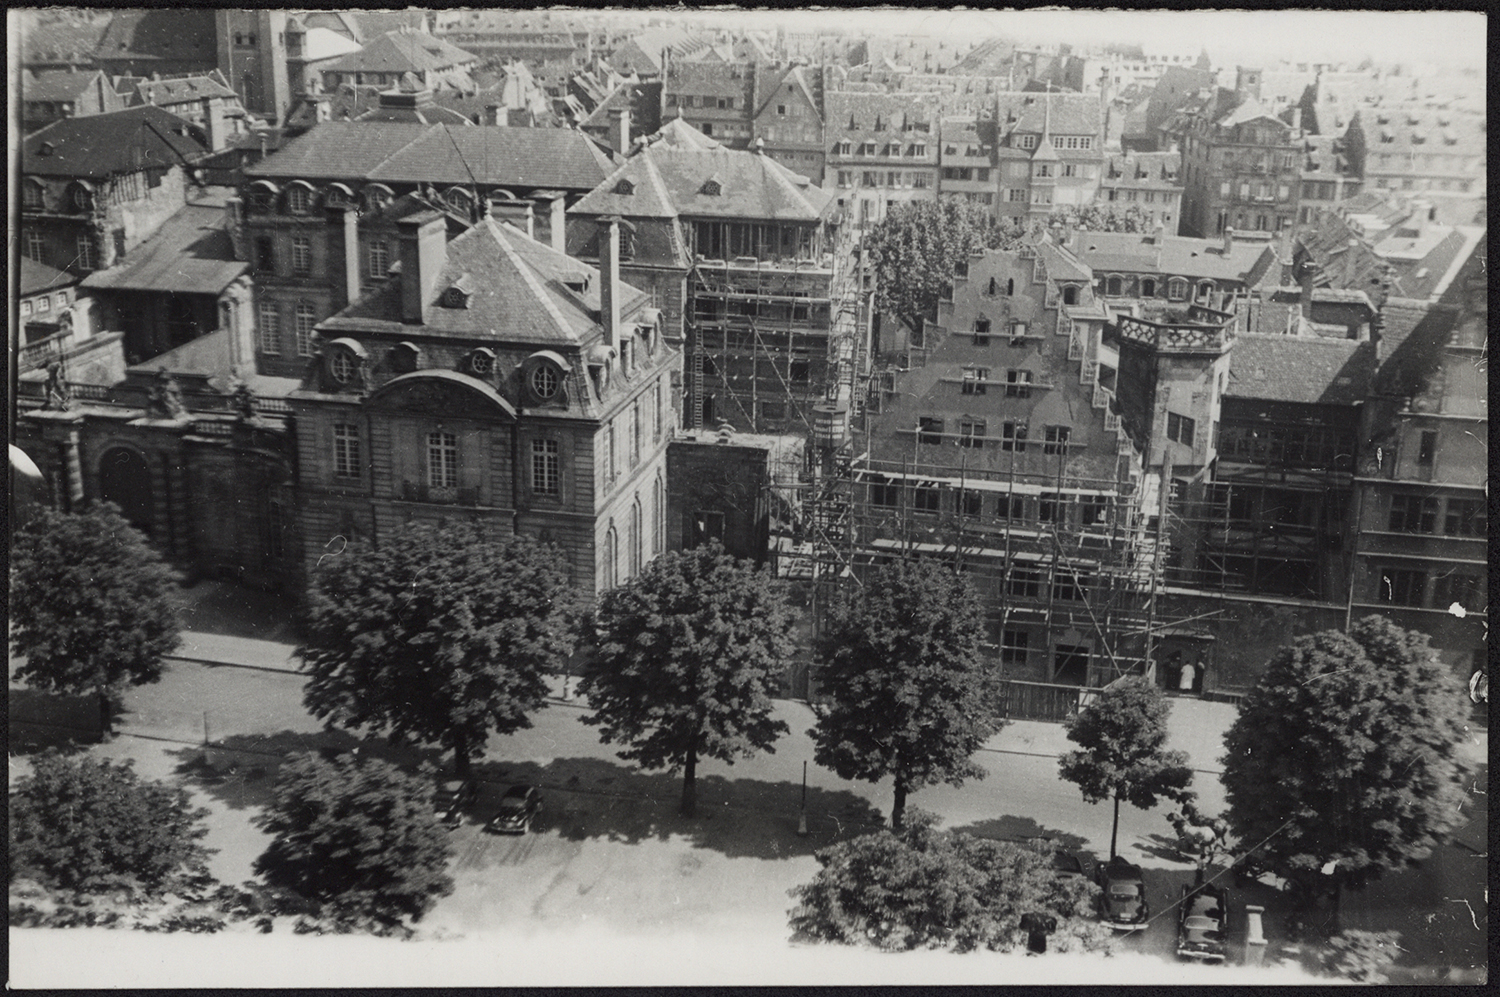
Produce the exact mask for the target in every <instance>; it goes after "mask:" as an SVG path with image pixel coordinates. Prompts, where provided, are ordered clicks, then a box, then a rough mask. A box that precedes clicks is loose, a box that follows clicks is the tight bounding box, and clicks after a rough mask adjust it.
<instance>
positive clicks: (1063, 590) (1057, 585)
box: [1052, 571, 1083, 602]
mask: <svg viewBox="0 0 1500 997" xmlns="http://www.w3.org/2000/svg"><path fill="white" fill-rule="evenodd" d="M1052 598H1054V599H1056V600H1058V601H1059V602H1082V601H1083V582H1082V580H1081V579H1079V577H1078V576H1077V575H1075V574H1074V573H1073V572H1071V571H1057V572H1054V573H1053V575H1052Z"/></svg>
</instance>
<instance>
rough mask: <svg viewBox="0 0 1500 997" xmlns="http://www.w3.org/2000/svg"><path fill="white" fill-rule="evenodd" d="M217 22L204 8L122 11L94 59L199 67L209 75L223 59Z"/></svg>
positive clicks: (211, 12) (113, 22) (113, 21)
mask: <svg viewBox="0 0 1500 997" xmlns="http://www.w3.org/2000/svg"><path fill="white" fill-rule="evenodd" d="M214 21H215V11H213V10H211V9H208V8H204V7H183V8H177V9H162V10H122V11H120V12H119V13H117V14H116V15H115V16H114V17H113V18H111V19H110V22H109V27H108V28H106V29H105V31H104V34H103V36H102V37H101V38H100V39H99V45H98V47H97V48H96V49H95V50H94V58H95V59H97V60H99V61H101V62H102V61H105V60H130V61H132V62H168V63H196V64H197V65H198V66H201V67H202V68H203V70H204V71H205V72H206V71H208V70H209V69H212V68H213V67H214V66H215V65H216V64H217V62H218V57H219V53H218V44H217V42H216V30H215V23H214Z"/></svg>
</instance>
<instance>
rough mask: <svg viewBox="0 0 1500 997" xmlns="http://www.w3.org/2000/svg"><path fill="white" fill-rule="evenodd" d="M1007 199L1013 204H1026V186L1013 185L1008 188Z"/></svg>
mask: <svg viewBox="0 0 1500 997" xmlns="http://www.w3.org/2000/svg"><path fill="white" fill-rule="evenodd" d="M1005 199H1006V200H1007V201H1009V202H1010V203H1011V204H1024V203H1025V202H1026V189H1025V188H1024V187H1011V188H1009V189H1008V190H1006V192H1005Z"/></svg>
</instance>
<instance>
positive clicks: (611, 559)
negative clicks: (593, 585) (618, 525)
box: [604, 523, 620, 591]
mask: <svg viewBox="0 0 1500 997" xmlns="http://www.w3.org/2000/svg"><path fill="white" fill-rule="evenodd" d="M619 545H620V541H619V536H618V535H617V534H616V533H615V525H614V524H613V523H611V524H609V529H608V530H607V531H605V534H604V588H605V590H606V591H608V590H609V589H612V588H614V587H615V586H616V585H618V584H620V576H619V565H618V562H617V560H616V557H617V554H618V551H617V548H618V547H619Z"/></svg>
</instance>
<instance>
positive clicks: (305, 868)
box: [254, 752, 453, 927]
mask: <svg viewBox="0 0 1500 997" xmlns="http://www.w3.org/2000/svg"><path fill="white" fill-rule="evenodd" d="M256 824H257V826H259V827H260V828H261V829H262V830H264V831H268V832H270V833H271V834H272V835H274V836H275V837H274V838H273V839H272V841H271V844H270V847H268V848H267V849H266V851H265V853H264V854H263V855H261V856H260V857H259V858H258V859H256V860H255V866H254V868H255V872H256V873H257V874H258V875H260V876H262V877H263V878H264V879H265V881H266V883H267V885H269V886H270V887H271V888H272V889H278V890H290V891H293V892H295V893H296V894H298V895H299V896H301V897H304V898H306V899H307V900H311V901H313V902H314V903H316V904H319V905H321V907H322V909H323V911H324V912H325V913H329V914H332V915H333V917H334V918H336V919H338V920H341V921H344V922H356V923H358V922H373V923H374V924H376V925H379V926H382V927H392V926H395V925H398V924H400V923H401V921H402V919H403V918H411V919H412V920H418V919H420V918H421V917H422V915H423V914H425V913H426V912H427V911H428V910H430V909H431V908H432V905H433V904H435V903H436V902H437V900H438V898H439V897H444V896H447V895H448V894H449V893H452V892H453V879H452V878H451V877H450V876H449V875H448V873H447V871H446V870H447V864H448V858H449V854H450V851H451V847H450V845H449V839H448V832H447V830H446V829H445V828H444V827H443V825H442V823H441V822H440V821H438V819H437V815H436V814H435V813H434V812H433V808H432V781H431V779H430V778H427V777H424V776H421V775H408V774H406V773H404V772H402V771H401V770H400V769H398V768H396V767H395V766H394V765H391V764H389V763H386V762H382V761H380V760H378V759H365V760H363V761H361V760H360V759H359V757H358V756H356V755H354V754H352V753H351V754H346V755H342V756H340V757H339V758H338V759H337V760H334V761H325V760H324V759H322V758H320V757H318V756H317V755H316V754H313V753H311V752H309V753H305V754H299V755H293V756H292V757H291V758H289V759H288V760H287V761H286V762H285V763H283V765H282V766H281V771H280V772H279V773H278V774H277V778H276V787H275V792H274V798H273V799H272V801H271V805H270V806H269V807H268V808H267V809H266V811H265V812H264V813H262V814H261V815H260V816H259V817H257V818H256Z"/></svg>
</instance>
